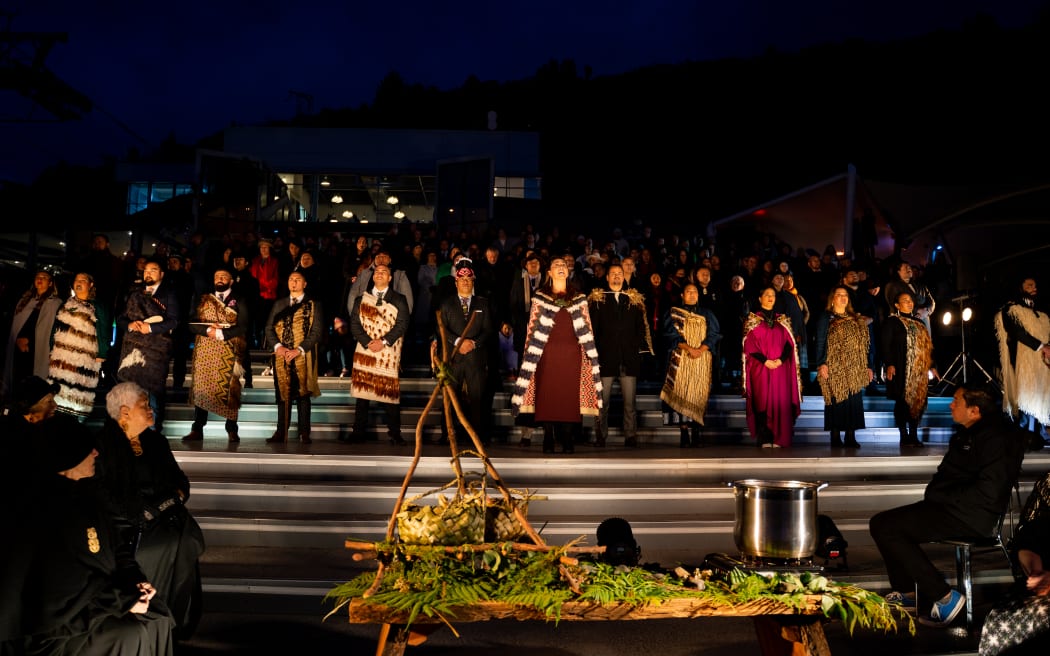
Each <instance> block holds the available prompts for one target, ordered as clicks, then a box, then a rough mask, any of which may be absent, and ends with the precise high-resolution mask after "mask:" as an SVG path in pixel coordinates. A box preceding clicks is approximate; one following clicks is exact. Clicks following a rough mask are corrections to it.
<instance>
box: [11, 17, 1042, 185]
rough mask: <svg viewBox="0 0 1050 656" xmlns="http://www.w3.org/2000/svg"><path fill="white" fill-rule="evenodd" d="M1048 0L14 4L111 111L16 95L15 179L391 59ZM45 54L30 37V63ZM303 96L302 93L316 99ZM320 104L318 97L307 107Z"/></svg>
mask: <svg viewBox="0 0 1050 656" xmlns="http://www.w3.org/2000/svg"><path fill="white" fill-rule="evenodd" d="M1046 4H1047V0H1012V1H1011V0H837V1H836V0H794V1H791V2H787V1H783V0H727V1H725V2H706V1H701V0H694V1H692V2H687V1H671V0H644V1H633V0H632V1H624V0H620V1H617V0H602V1H598V0H560V1H552V0H533V1H532V2H516V1H513V0H510V1H498V2H479V1H477V0H458V1H456V2H434V1H433V0H429V1H427V2H421V1H419V0H401V1H400V2H391V3H379V2H373V3H361V2H353V1H350V0H342V1H340V2H337V1H334V0H332V1H327V2H326V1H322V0H303V1H300V2H275V1H274V0H254V1H253V2H250V3H249V2H242V1H230V0H208V1H206V2H202V1H198V0H183V1H181V2H170V3H169V2H141V0H139V1H132V0H81V1H79V2H71V1H68V0H0V10H2V11H4V12H7V13H12V14H14V16H13V18H10V21H9V26H10V29H11V31H13V32H66V33H68V42H67V43H59V44H56V45H55V46H54V48H53V49H52V51H51V52H50V54H49V55H48V57H47V59H46V60H45V65H46V67H47V68H48V69H50V70H51V71H52V72H54V73H55V74H56V75H58V77H59V78H61V79H62V80H63V81H65V82H66V83H68V84H69V85H71V86H72V87H73V88H75V89H77V90H78V91H80V92H81V93H83V94H85V95H86V96H87V97H88V98H90V99H91V100H92V101H93V103H95V106H96V110H95V111H94V112H92V113H91V115H90V116H88V117H87V118H86V119H84V120H81V121H76V122H69V123H65V124H54V123H24V122H21V123H20V122H15V121H13V120H12V119H20V118H25V117H27V116H33V117H41V118H44V117H45V115H44V114H43V113H42V112H41V111H40V110H39V109H34V108H33V107H32V103H29V102H28V101H26V100H25V99H23V98H22V97H21V96H18V95H16V94H14V93H12V92H10V91H4V90H0V118H2V119H3V122H0V156H2V157H0V180H13V181H17V182H29V181H31V180H32V179H34V178H35V177H36V175H37V174H38V173H39V172H40V170H41V169H42V168H43V167H44V166H46V165H48V164H52V163H55V162H57V161H59V160H63V159H64V160H67V161H71V162H73V163H77V164H96V163H98V162H99V161H100V157H101V156H102V155H103V154H105V153H110V154H116V155H120V154H123V153H124V152H126V150H127V148H128V147H129V146H137V147H139V148H140V149H141V150H149V149H151V148H153V147H155V146H156V145H157V143H158V142H159V141H160V140H162V139H163V138H164V137H166V136H167V135H169V134H172V133H174V135H175V137H176V138H177V139H178V140H179V141H180V142H183V143H193V142H195V141H196V140H197V139H199V138H200V137H202V136H205V135H207V134H211V133H213V132H215V131H217V130H220V129H222V128H223V127H226V126H228V125H230V124H231V123H237V124H254V123H259V122H262V121H265V120H267V119H284V118H289V117H291V116H292V115H294V114H295V111H296V108H297V100H296V97H294V96H293V95H292V94H291V93H290V92H292V91H295V92H299V93H301V94H309V95H311V96H312V106H311V108H312V110H313V111H314V112H316V111H319V110H321V109H324V108H336V107H356V106H359V105H361V104H364V103H370V102H371V101H372V99H373V97H374V94H375V90H376V87H377V86H378V84H379V82H380V81H381V80H382V79H383V78H384V77H385V76H386V75H387V74H388V73H389V72H391V71H396V72H398V73H399V74H400V75H401V77H402V78H403V79H404V81H405V82H406V83H408V84H423V85H426V86H436V87H438V88H440V89H443V90H444V89H452V88H456V87H458V86H460V85H461V84H462V83H463V82H464V81H465V80H466V79H467V78H468V77H469V76H471V75H474V76H476V77H478V78H480V79H481V80H498V81H508V80H518V79H522V78H526V77H529V76H531V75H532V74H534V73H535V72H536V70H537V69H538V68H539V67H540V66H542V65H543V64H545V63H547V62H548V61H550V60H563V59H572V60H574V61H575V62H576V64H577V70H579V71H581V72H582V71H583V70H584V67H590V68H591V69H592V70H593V74H594V75H608V74H616V73H622V72H625V71H629V70H633V69H635V68H638V67H641V66H645V65H649V64H658V63H668V64H673V63H680V62H685V61H703V60H712V59H720V58H724V57H750V56H754V55H757V54H760V53H762V52H763V51H764V50H766V49H767V48H768V47H775V48H777V49H778V50H780V51H782V52H792V51H795V50H798V49H799V48H803V47H806V46H809V45H814V44H818V43H827V42H838V41H841V40H843V39H847V38H862V39H865V40H869V41H887V40H892V39H899V38H906V37H913V36H919V35H922V34H926V33H929V32H931V31H934V30H938V29H957V28H959V27H960V26H961V25H962V23H963V22H964V21H965V20H967V19H969V18H972V17H973V16H975V15H976V14H978V13H982V12H983V13H986V14H989V15H991V16H993V17H994V18H995V19H996V20H997V21H998V23H999V24H1000V25H1001V26H1003V27H1019V26H1022V25H1024V24H1026V23H1029V22H1031V20H1032V18H1033V17H1034V16H1035V15H1036V13H1037V11H1038V10H1039V8H1040V7H1043V6H1045V5H1046ZM30 52H31V51H30V50H27V49H22V50H21V51H20V52H19V58H25V57H28V56H29V53H30ZM299 102H302V100H301V97H300V100H299ZM304 108H305V107H304Z"/></svg>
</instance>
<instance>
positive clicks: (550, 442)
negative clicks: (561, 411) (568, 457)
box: [543, 424, 554, 453]
mask: <svg viewBox="0 0 1050 656" xmlns="http://www.w3.org/2000/svg"><path fill="white" fill-rule="evenodd" d="M543 452H544V453H554V427H553V426H551V425H549V424H548V425H546V426H544V427H543Z"/></svg>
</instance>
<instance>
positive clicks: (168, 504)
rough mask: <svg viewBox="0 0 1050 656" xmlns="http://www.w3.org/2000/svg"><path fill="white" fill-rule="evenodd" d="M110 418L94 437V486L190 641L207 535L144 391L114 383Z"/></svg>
mask: <svg viewBox="0 0 1050 656" xmlns="http://www.w3.org/2000/svg"><path fill="white" fill-rule="evenodd" d="M106 414H107V415H108V418H107V419H106V422H105V423H104V424H103V426H102V429H101V430H100V431H99V432H98V434H97V435H96V438H97V441H98V448H99V452H100V455H99V460H98V484H99V486H100V487H101V488H102V490H103V492H104V493H105V495H106V498H107V501H108V503H109V507H110V510H111V512H112V513H113V517H114V521H115V522H116V524H117V526H118V528H120V529H121V531H122V532H123V534H124V540H125V541H126V542H128V543H129V544H132V545H133V546H134V548H135V559H136V561H137V562H138V563H139V565H140V566H141V567H142V571H143V572H144V573H145V574H146V576H147V578H148V580H149V581H150V582H151V583H152V584H153V585H154V586H155V587H156V588H157V595H158V597H159V598H160V600H162V601H163V602H164V605H165V606H166V607H167V608H168V609H169V610H170V611H171V613H172V616H173V617H174V619H175V624H176V626H175V635H176V637H177V638H179V639H187V638H189V637H190V636H191V635H192V634H193V631H194V630H195V629H196V626H197V623H198V622H199V621H200V617H201V610H202V607H201V602H202V599H203V592H202V588H201V574H200V566H199V559H200V556H201V554H202V553H204V533H203V532H202V531H201V528H200V526H199V525H198V524H197V521H196V520H195V519H194V518H193V516H192V515H191V514H190V512H189V511H188V510H187V509H186V506H185V504H186V502H187V501H188V500H189V497H190V480H189V477H187V476H186V474H185V472H183V471H182V468H181V467H180V466H179V464H178V462H177V461H176V460H175V456H174V455H173V454H172V452H171V447H170V446H168V440H167V438H166V437H165V436H164V435H162V434H161V433H158V432H157V431H155V430H153V429H151V428H150V426H151V425H152V423H153V422H152V419H153V417H152V413H151V411H150V408H149V405H148V399H147V395H146V392H145V390H143V389H142V388H141V387H139V386H138V385H136V384H135V383H118V384H117V385H115V386H114V387H113V389H111V390H110V391H109V393H108V394H106Z"/></svg>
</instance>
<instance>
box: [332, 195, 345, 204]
mask: <svg viewBox="0 0 1050 656" xmlns="http://www.w3.org/2000/svg"><path fill="white" fill-rule="evenodd" d="M341 202H343V197H342V196H340V195H339V194H336V195H335V196H332V203H334V204H336V205H338V204H339V203H341Z"/></svg>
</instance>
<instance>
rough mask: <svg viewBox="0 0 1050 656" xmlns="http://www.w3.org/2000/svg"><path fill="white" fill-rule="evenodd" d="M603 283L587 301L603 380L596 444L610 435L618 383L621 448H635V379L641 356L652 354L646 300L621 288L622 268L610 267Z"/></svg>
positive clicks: (611, 265) (636, 444)
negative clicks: (612, 402)
mask: <svg viewBox="0 0 1050 656" xmlns="http://www.w3.org/2000/svg"><path fill="white" fill-rule="evenodd" d="M605 280H606V286H605V287H604V288H601V287H599V288H597V289H595V290H594V291H592V292H591V294H590V296H589V297H588V298H587V300H588V303H589V305H590V308H589V309H590V314H591V324H592V325H593V326H594V343H595V345H596V346H597V348H598V362H599V364H600V365H601V378H602V407H601V411H600V413H599V415H598V425H597V428H596V430H595V441H596V442H595V443H596V444H597V445H598V446H605V440H606V438H607V437H608V434H609V401H610V399H611V398H612V383H613V380H614V379H617V380H619V381H620V393H621V395H623V434H624V445H625V446H638V421H637V412H636V411H635V396H636V393H637V386H638V375H639V374H640V373H641V370H642V353H643V352H645V353H649V354H650V355H651V354H652V346H651V344H650V340H651V338H650V337H649V333H648V331H647V329H646V323H645V321H646V318H645V317H646V313H645V297H644V296H642V294H641V292H639V291H637V290H635V289H625V288H624V286H623V284H624V276H623V267H621V266H620V265H619V264H610V265H609V270H608V272H607V273H606V274H605Z"/></svg>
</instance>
